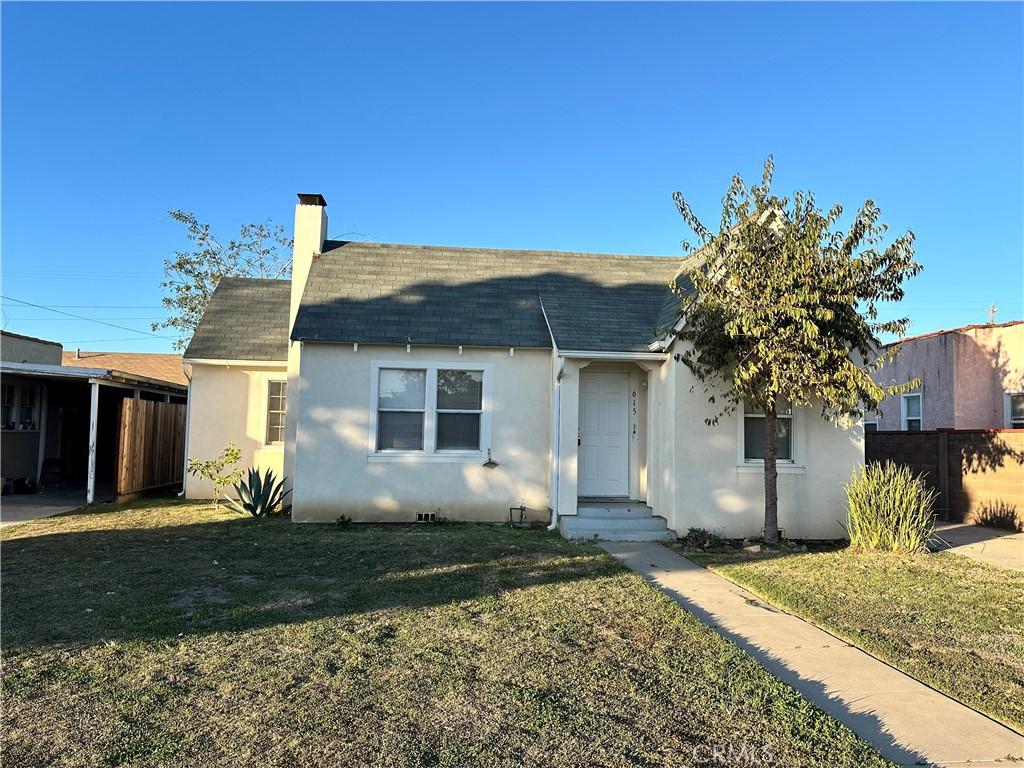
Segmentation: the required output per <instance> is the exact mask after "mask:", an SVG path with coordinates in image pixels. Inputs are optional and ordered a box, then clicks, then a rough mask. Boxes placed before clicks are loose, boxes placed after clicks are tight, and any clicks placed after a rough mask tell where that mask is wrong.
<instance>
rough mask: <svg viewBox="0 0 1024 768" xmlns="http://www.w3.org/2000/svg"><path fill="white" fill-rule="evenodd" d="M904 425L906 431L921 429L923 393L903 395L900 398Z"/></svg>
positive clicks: (918, 430)
mask: <svg viewBox="0 0 1024 768" xmlns="http://www.w3.org/2000/svg"><path fill="white" fill-rule="evenodd" d="M900 406H901V407H900V411H901V414H900V415H901V417H902V418H901V421H902V422H903V424H902V427H903V429H904V431H906V432H920V431H921V393H920V392H915V393H914V394H911V395H903V397H902V398H901V400H900Z"/></svg>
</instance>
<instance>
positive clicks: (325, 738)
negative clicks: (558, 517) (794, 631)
mask: <svg viewBox="0 0 1024 768" xmlns="http://www.w3.org/2000/svg"><path fill="white" fill-rule="evenodd" d="M0 540H2V542H3V544H2V549H3V552H2V554H3V558H2V577H3V601H2V621H3V624H2V627H3V649H4V658H3V667H4V670H3V671H4V674H3V694H4V752H5V754H4V764H5V765H12V766H13V765H18V766H33V765H48V766H66V765H78V766H102V765H145V766H164V765H189V766H195V765H218V766H246V767H248V766H252V765H261V766H286V765H296V766H317V765H332V766H335V765H337V766H359V765H380V766H384V765H386V766H433V765H444V766H455V765H465V766H471V765H486V766H520V765H526V766H590V765H603V766H627V765H628V766H654V765H659V766H660V765H665V766H674V765H678V766H684V765H694V764H696V765H738V764H754V765H757V764H763V762H764V760H765V759H769V760H771V761H772V762H771V764H772V765H786V766H793V765H800V766H812V765H821V766H830V767H840V768H841V767H843V766H851V767H853V766H857V767H858V768H859V767H861V766H881V765H889V764H888V763H886V762H885V761H884V760H882V759H881V758H880V757H879V756H878V754H877V753H876V752H875V751H874V750H873V749H872V748H871V747H870V746H869V745H867V744H866V743H865V742H863V741H861V740H859V739H858V738H857V737H856V736H854V734H853V733H852V732H851V731H849V730H848V729H847V728H846V727H845V726H843V725H841V724H840V723H838V722H837V721H836V720H834V719H832V718H831V717H829V716H828V715H826V714H824V713H823V712H821V711H820V710H818V709H816V708H815V707H813V706H811V705H810V704H808V703H807V702H806V701H805V700H803V699H802V698H800V697H799V696H798V695H797V694H796V693H795V692H794V691H793V690H792V689H791V688H789V687H788V686H786V685H784V684H782V683H781V682H779V681H778V680H776V679H775V678H773V677H772V676H771V675H769V674H768V673H767V672H766V671H765V670H764V669H763V668H762V667H760V666H759V665H757V664H756V663H755V662H754V661H753V660H752V659H751V658H750V657H748V656H746V655H745V654H744V653H742V652H740V651H739V650H738V649H737V648H735V647H734V646H732V645H730V644H729V643H727V642H725V641H724V640H722V639H721V638H719V637H718V636H717V635H715V634H714V633H713V632H712V631H711V630H709V629H707V628H706V627H704V626H703V625H702V624H701V623H700V622H698V621H697V620H696V619H695V618H694V617H692V616H691V615H690V614H688V613H686V612H684V611H683V610H681V609H680V608H679V607H677V606H676V605H675V604H674V603H672V602H671V601H669V600H668V599H667V598H666V597H664V596H663V595H662V594H661V593H659V592H658V591H656V590H654V589H653V588H651V587H649V586H648V585H646V584H645V583H644V582H643V581H642V580H641V579H640V578H639V577H638V576H636V575H634V574H632V573H631V572H629V571H626V570H624V569H623V568H622V567H621V566H619V565H618V564H617V563H616V562H615V561H614V560H613V559H611V558H610V557H608V556H606V555H605V554H603V553H602V552H601V551H600V550H598V549H596V548H593V547H590V546H579V545H571V544H569V543H567V542H565V541H563V540H562V539H560V538H559V537H557V536H556V535H553V534H549V533H547V532H544V531H531V530H510V529H502V528H494V527H484V526H472V525H442V526H429V527H428V526H393V527H384V526H351V527H348V528H338V527H336V526H312V525H292V524H290V523H289V522H288V521H286V520H253V519H243V518H241V517H237V516H235V515H231V514H229V513H223V512H221V513H217V512H212V511H210V510H209V508H208V507H207V508H203V507H199V506H195V505H189V504H178V505H176V504H170V503H167V502H138V503H135V504H133V505H128V506H126V507H123V508H120V509H114V510H113V511H110V508H106V510H102V509H96V510H86V511H82V512H79V513H76V514H72V515H69V516H66V517H59V518H52V519H49V520H44V521H39V522H36V523H30V524H24V525H16V526H12V527H10V528H7V529H4V531H3V533H2V534H0ZM695 749H696V752H695ZM742 749H746V750H747V752H746V754H747V755H748V756H750V755H752V756H753V757H752V759H749V760H748V761H747V762H746V763H744V762H742V760H740V759H737V754H738V751H739V750H742ZM716 750H717V752H716ZM728 750H733V751H732V753H731V755H730V752H729V751H728ZM716 754H718V755H719V758H715V755H716ZM695 757H696V758H697V759H695ZM759 761H760V762H759Z"/></svg>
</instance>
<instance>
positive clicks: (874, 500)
mask: <svg viewBox="0 0 1024 768" xmlns="http://www.w3.org/2000/svg"><path fill="white" fill-rule="evenodd" d="M844 488H845V489H846V499H847V504H848V506H847V516H846V532H847V533H848V534H849V536H850V545H851V546H852V547H855V548H857V549H873V550H884V551H889V552H921V551H923V550H924V549H925V548H926V546H927V544H928V539H929V538H930V537H931V534H932V529H933V527H934V525H935V521H934V516H933V514H932V507H933V505H934V504H935V497H936V496H937V494H936V493H935V491H933V490H931V489H929V488H928V487H927V486H926V485H925V483H924V478H923V477H922V476H920V475H914V474H913V473H912V472H911V471H910V468H909V467H903V466H897V465H896V464H894V463H893V462H891V461H887V462H885V463H883V464H869V465H868V466H866V467H859V468H858V469H855V470H854V472H853V477H851V478H850V482H848V483H847V484H846V485H845V486H844Z"/></svg>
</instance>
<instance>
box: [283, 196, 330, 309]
mask: <svg viewBox="0 0 1024 768" xmlns="http://www.w3.org/2000/svg"><path fill="white" fill-rule="evenodd" d="M326 208H327V201H326V200H324V196H323V195H319V194H316V195H306V194H300V195H299V204H298V205H296V206H295V244H294V247H293V249H292V298H291V314H290V315H289V320H288V327H289V328H291V327H292V326H293V325H294V324H295V315H296V314H298V311H299V302H300V301H301V300H302V292H303V290H304V289H305V287H306V277H307V276H308V275H309V267H310V264H312V263H313V254H319V253H320V250H321V248H323V245H324V238H325V237H327V211H326Z"/></svg>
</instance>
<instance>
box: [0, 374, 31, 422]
mask: <svg viewBox="0 0 1024 768" xmlns="http://www.w3.org/2000/svg"><path fill="white" fill-rule="evenodd" d="M39 404H40V395H39V387H38V386H37V385H35V384H4V385H3V386H2V388H0V418H2V422H0V428H2V429H21V430H34V429H38V428H39Z"/></svg>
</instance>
